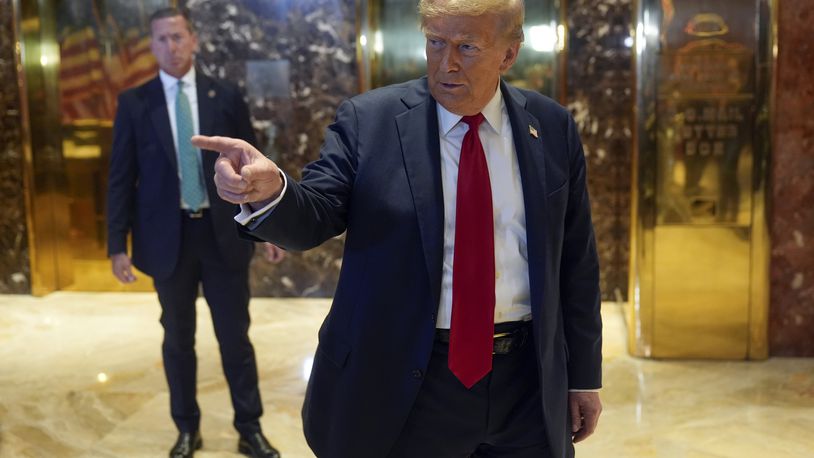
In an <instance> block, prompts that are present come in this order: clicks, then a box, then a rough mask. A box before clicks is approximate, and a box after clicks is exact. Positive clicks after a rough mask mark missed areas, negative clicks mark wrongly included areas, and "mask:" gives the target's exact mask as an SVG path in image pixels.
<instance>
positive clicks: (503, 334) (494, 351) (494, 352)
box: [492, 332, 513, 355]
mask: <svg viewBox="0 0 814 458" xmlns="http://www.w3.org/2000/svg"><path fill="white" fill-rule="evenodd" d="M512 334H513V333H512V332H499V333H497V334H495V335H493V336H492V355H498V354H500V355H505V354H507V353H509V352H510V351H511V350H512V349H511V346H512V341H509V342H508V343H507V344H506V345H503V344H502V343H498V341H497V339H500V338H501V337H508V336H511V335H512ZM496 344H499V345H500V346H501V347H506V348H501V349H500V350H501V351H500V352H498V351H497V349H496V348H495V347H496V346H497V345H496Z"/></svg>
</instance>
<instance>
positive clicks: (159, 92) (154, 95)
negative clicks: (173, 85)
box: [147, 76, 178, 170]
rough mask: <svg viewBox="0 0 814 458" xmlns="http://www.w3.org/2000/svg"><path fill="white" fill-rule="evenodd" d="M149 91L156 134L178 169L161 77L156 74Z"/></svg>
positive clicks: (148, 88)
mask: <svg viewBox="0 0 814 458" xmlns="http://www.w3.org/2000/svg"><path fill="white" fill-rule="evenodd" d="M147 91H148V95H147V96H148V99H149V106H150V108H149V111H150V120H151V122H152V123H153V129H155V131H156V136H157V137H158V140H159V142H160V143H161V147H162V148H163V149H164V153H165V154H166V155H167V159H168V160H169V161H170V164H172V166H173V167H174V168H175V169H176V170H178V160H177V159H176V155H175V139H173V137H172V127H171V126H170V115H169V113H168V112H167V99H166V97H165V96H164V87H163V85H162V84H161V78H159V77H158V76H156V77H155V79H153V80H152V81H150V83H149V86H148V87H147Z"/></svg>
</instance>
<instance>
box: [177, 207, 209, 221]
mask: <svg viewBox="0 0 814 458" xmlns="http://www.w3.org/2000/svg"><path fill="white" fill-rule="evenodd" d="M204 210H205V209H203V208H199V209H198V210H195V211H192V210H188V209H183V210H181V213H183V214H184V215H186V216H187V217H188V218H192V219H198V218H203V214H204Z"/></svg>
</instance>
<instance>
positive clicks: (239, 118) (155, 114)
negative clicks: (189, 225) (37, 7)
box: [107, 70, 255, 279]
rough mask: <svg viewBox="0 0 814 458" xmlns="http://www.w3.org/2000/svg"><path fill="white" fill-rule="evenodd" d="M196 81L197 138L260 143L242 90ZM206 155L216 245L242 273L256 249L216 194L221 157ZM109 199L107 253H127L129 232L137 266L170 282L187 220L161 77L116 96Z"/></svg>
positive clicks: (206, 80) (231, 207) (202, 78)
mask: <svg viewBox="0 0 814 458" xmlns="http://www.w3.org/2000/svg"><path fill="white" fill-rule="evenodd" d="M195 83H196V86H197V93H198V124H199V131H200V133H201V134H202V135H223V136H229V137H237V138H242V139H244V140H246V141H248V142H249V143H251V144H255V137H254V131H253V130H252V126H251V123H250V121H249V119H250V118H249V113H248V108H247V107H246V103H245V102H244V101H243V98H242V97H241V95H240V92H239V91H238V90H237V88H236V87H234V86H233V85H230V84H228V83H225V82H222V81H218V80H214V79H212V78H209V77H207V76H206V75H204V74H203V73H202V72H201V71H200V70H199V71H197V72H196V81H195ZM202 155H203V156H202V159H203V170H204V179H205V182H206V187H207V193H208V195H209V205H210V212H211V220H212V224H213V229H214V233H215V238H216V240H215V241H214V244H215V247H216V248H217V249H218V250H220V253H221V254H222V255H223V256H222V257H223V258H224V262H225V263H226V265H227V266H228V267H231V268H235V269H238V268H245V267H246V266H247V265H248V262H249V260H250V258H251V254H252V250H253V244H252V243H250V242H248V241H246V240H243V239H241V238H240V237H238V235H237V232H236V231H235V227H234V220H233V217H234V214H235V206H234V205H232V204H230V203H227V202H225V201H224V200H222V199H220V198H219V197H218V195H217V190H216V188H215V183H214V181H213V176H214V172H213V171H214V166H215V160H216V159H217V157H218V154H217V153H215V152H212V151H203V152H202ZM107 198H108V200H107V203H108V209H107V217H108V254H115V253H126V252H127V234H128V232H131V233H132V236H133V240H132V242H133V253H132V259H133V264H134V265H135V266H136V267H137V268H138V269H139V270H141V271H142V272H144V273H146V274H148V275H150V276H151V277H153V278H156V279H164V278H167V277H168V276H169V275H170V274H171V273H172V272H173V270H174V269H175V265H176V262H177V259H178V254H179V252H180V248H181V243H180V240H181V216H182V215H181V211H180V208H181V206H180V202H181V197H180V188H179V179H178V160H177V157H176V153H175V142H174V140H173V136H172V128H171V127H170V118H169V115H168V113H167V103H166V98H165V97H164V89H163V87H162V85H161V79H160V78H159V77H158V76H156V77H155V78H154V79H152V80H150V81H148V82H147V83H145V84H143V85H142V86H139V87H136V88H133V89H130V90H127V91H125V92H123V93H122V94H121V95H120V96H119V102H118V110H117V112H116V121H115V123H114V126H113V148H112V152H111V157H110V173H109V182H108V197H107ZM202 248H203V247H202ZM207 248H209V247H207Z"/></svg>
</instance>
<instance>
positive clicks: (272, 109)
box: [181, 0, 359, 296]
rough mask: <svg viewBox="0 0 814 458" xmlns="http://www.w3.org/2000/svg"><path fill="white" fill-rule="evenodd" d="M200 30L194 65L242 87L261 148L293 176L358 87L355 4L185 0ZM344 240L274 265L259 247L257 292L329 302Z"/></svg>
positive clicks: (347, 0) (254, 277) (348, 0)
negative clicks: (338, 109)
mask: <svg viewBox="0 0 814 458" xmlns="http://www.w3.org/2000/svg"><path fill="white" fill-rule="evenodd" d="M181 3H182V6H183V5H184V4H185V6H187V7H188V8H189V9H190V11H191V14H192V20H193V22H194V24H195V27H196V29H197V31H198V37H199V40H200V42H201V50H200V53H199V55H198V63H199V65H200V66H201V67H202V69H203V70H204V71H205V72H206V73H208V74H210V75H214V76H218V77H221V78H226V79H229V80H231V81H235V82H237V83H238V84H240V85H241V86H242V87H243V89H244V91H245V93H246V95H247V97H248V101H249V107H250V110H251V113H252V118H253V120H254V127H255V130H256V131H257V132H258V140H259V143H260V145H259V146H260V148H261V149H262V150H263V151H264V152H265V153H266V154H268V155H269V156H270V157H271V158H272V159H274V160H275V161H277V162H278V164H280V165H281V167H282V168H283V169H284V170H285V171H286V172H287V173H289V174H291V175H292V176H294V177H295V178H299V174H300V171H301V169H302V167H303V166H304V165H305V164H307V163H308V162H310V161H312V160H314V159H316V158H317V156H318V155H319V146H320V145H321V144H322V140H323V133H324V131H325V128H326V127H327V126H328V124H330V123H331V122H332V121H333V117H334V113H335V112H336V108H337V107H338V106H339V103H340V102H341V101H342V100H343V99H345V98H347V97H350V96H352V95H354V94H356V93H358V91H359V78H358V71H357V62H356V47H355V43H356V5H355V2H354V0H298V1H296V2H292V1H285V2H268V1H262V0H188V1H186V2H181ZM341 262H342V241H341V239H334V240H330V241H328V242H327V243H325V244H323V245H322V246H321V247H319V248H317V249H314V250H309V251H307V252H305V253H289V256H288V257H287V258H286V259H285V260H284V261H283V262H282V263H280V264H277V265H274V264H271V263H269V262H268V261H266V259H265V258H264V256H263V253H262V250H258V252H257V253H256V255H255V259H254V260H253V265H252V271H251V282H252V293H253V294H254V295H255V296H331V295H333V291H334V287H335V286H336V280H337V277H338V274H339V266H340V264H341Z"/></svg>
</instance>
